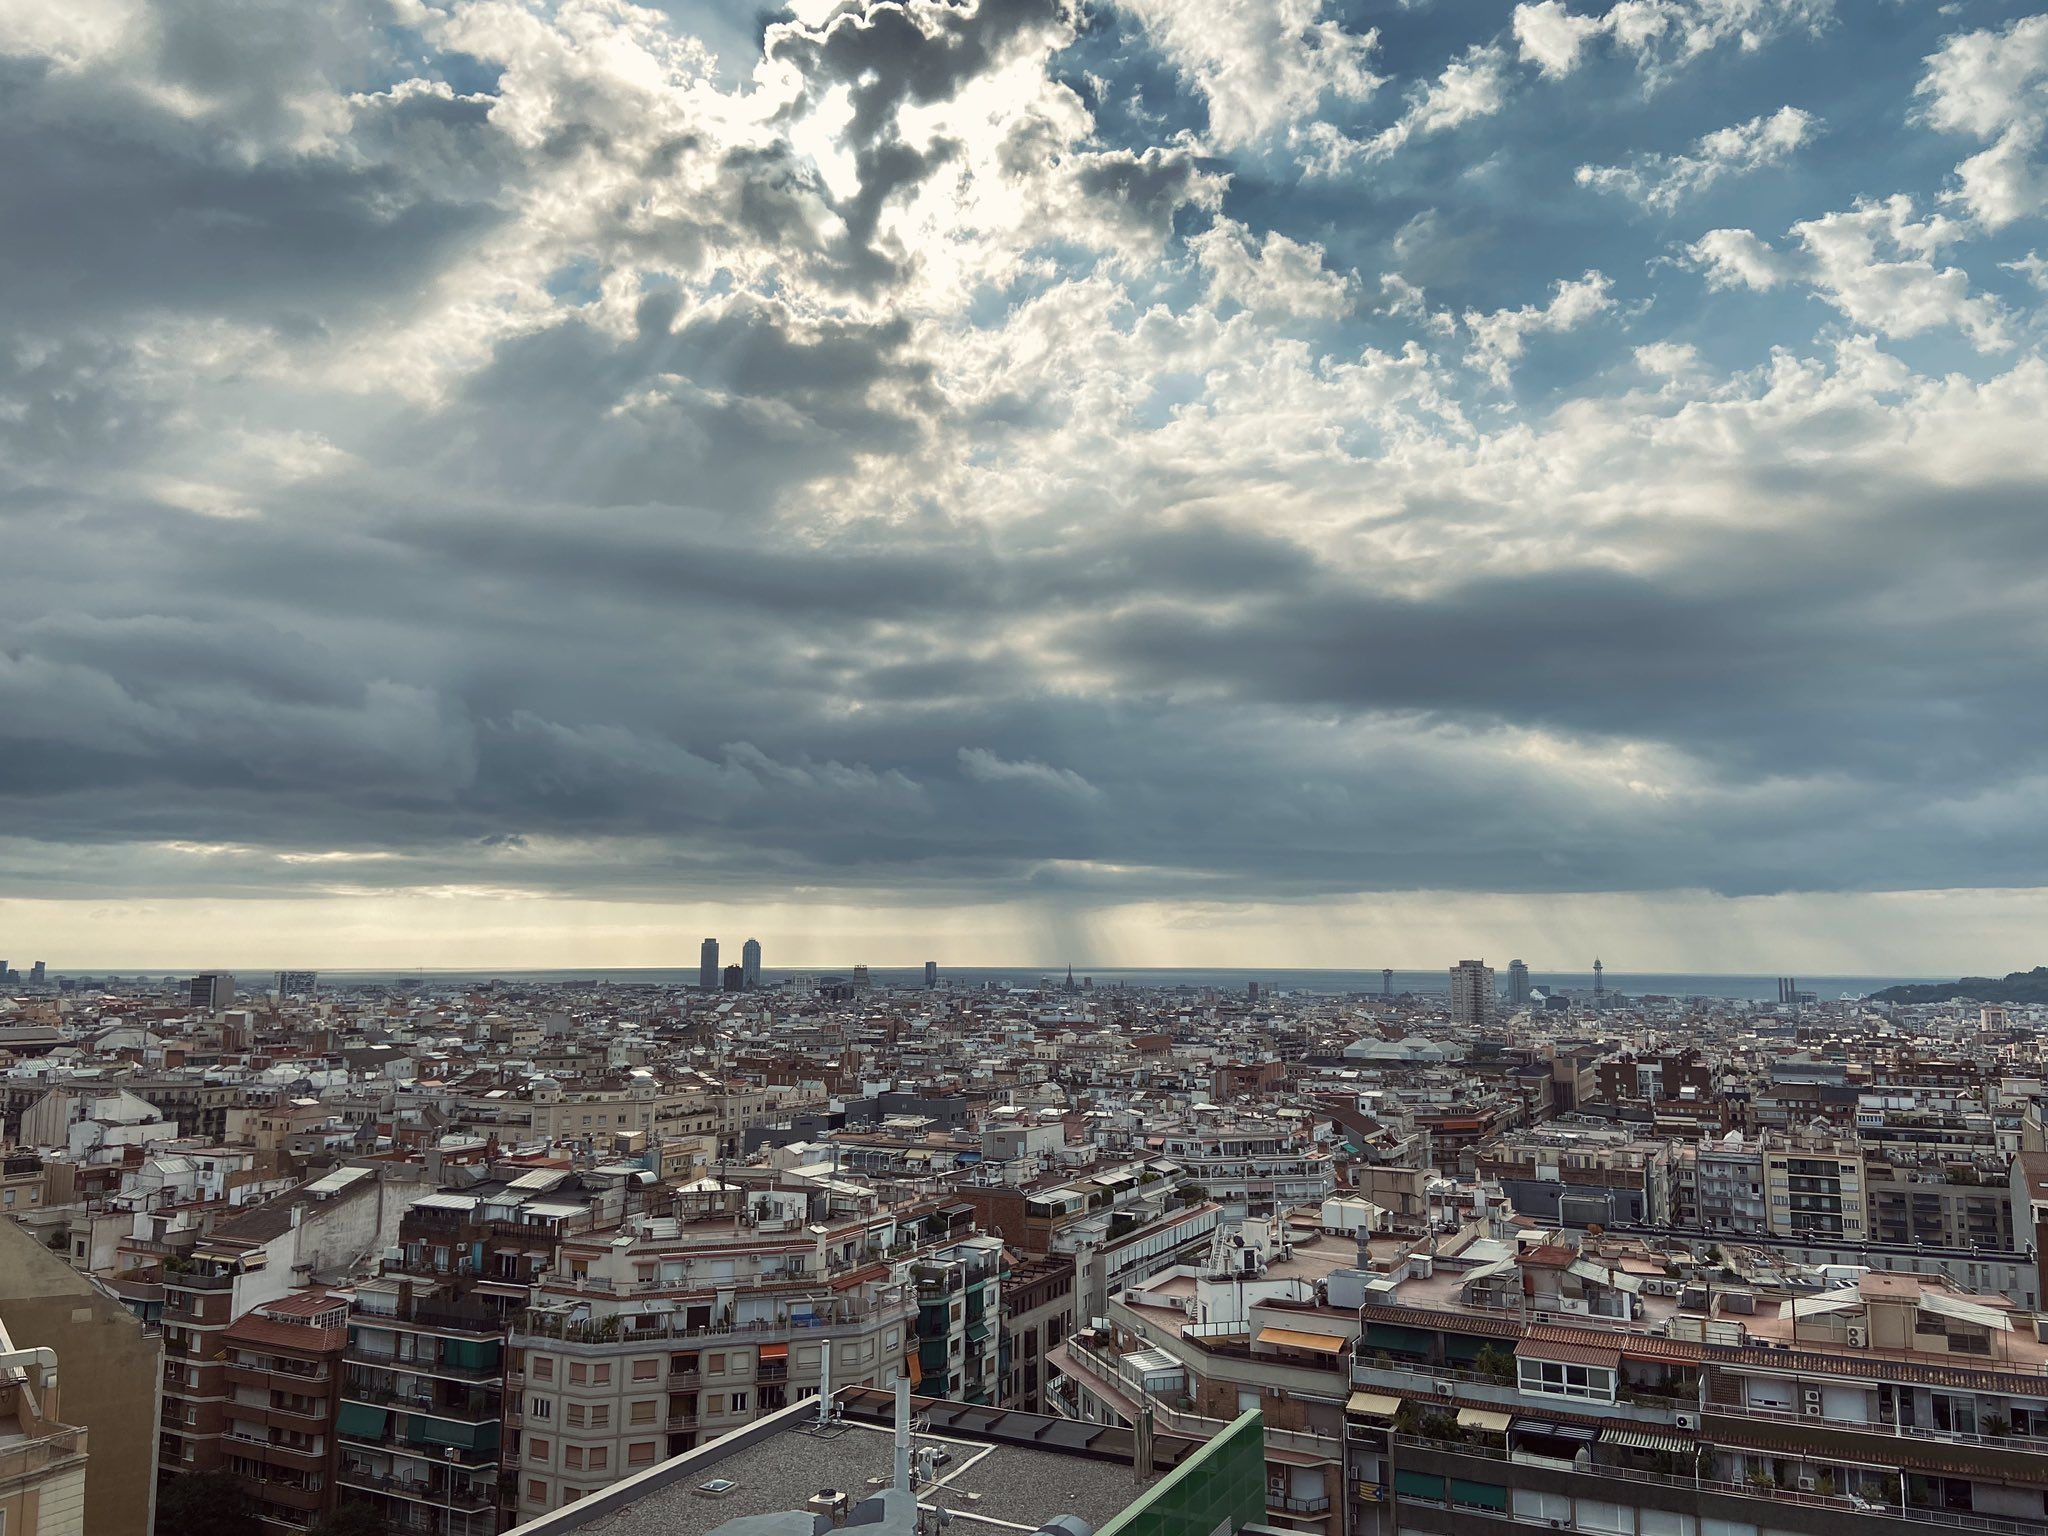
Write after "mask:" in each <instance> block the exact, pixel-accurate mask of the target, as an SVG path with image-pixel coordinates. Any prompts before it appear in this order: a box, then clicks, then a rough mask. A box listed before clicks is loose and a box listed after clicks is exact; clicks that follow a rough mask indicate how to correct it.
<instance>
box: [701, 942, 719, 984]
mask: <svg viewBox="0 0 2048 1536" xmlns="http://www.w3.org/2000/svg"><path fill="white" fill-rule="evenodd" d="M697 990H698V991H699V992H716V991H717V990H718V940H716V939H706V940H705V941H704V943H703V945H702V947H701V948H699V949H698V951H697Z"/></svg>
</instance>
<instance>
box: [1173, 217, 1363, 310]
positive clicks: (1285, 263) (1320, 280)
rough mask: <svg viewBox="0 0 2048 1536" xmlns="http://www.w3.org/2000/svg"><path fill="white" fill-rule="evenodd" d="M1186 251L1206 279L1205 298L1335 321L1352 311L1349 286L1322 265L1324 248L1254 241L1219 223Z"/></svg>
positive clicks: (1283, 240)
mask: <svg viewBox="0 0 2048 1536" xmlns="http://www.w3.org/2000/svg"><path fill="white" fill-rule="evenodd" d="M1188 248H1189V249H1190V250H1191V251H1192V252H1193V253H1194V257H1195V261H1196V262H1197V264H1198V265H1200V267H1201V268H1202V270H1203V271H1204V272H1206V273H1207V274H1208V277H1209V298H1210V300H1211V302H1215V303H1232V304H1237V305H1241V306H1242V307H1243V308H1245V309H1247V310H1250V311H1252V312H1253V313H1255V314H1270V315H1276V316H1283V317H1285V316H1295V317H1300V318H1305V319H1324V320H1330V319H1335V318H1337V317H1338V316H1340V315H1342V314H1344V313H1345V312H1346V311H1347V310H1349V309H1350V308H1351V305H1352V302H1353V299H1352V293H1351V290H1352V287H1353V284H1352V283H1351V282H1350V281H1348V280H1347V279H1346V278H1345V277H1343V276H1342V275H1340V274H1339V273H1336V272H1332V271H1330V270H1329V269H1328V268H1327V267H1325V266H1324V265H1323V249H1322V247H1321V246H1319V245H1304V244H1302V243H1301V242H1299V241H1296V240H1292V239H1289V238H1288V237H1287V236H1286V235H1283V234H1281V233H1280V232H1279V231H1277V230H1268V231H1267V232H1266V233H1265V235H1264V236H1263V237H1261V238H1259V239H1257V240H1254V239H1253V237H1252V233H1251V231H1250V230H1248V229H1247V228H1246V227H1245V226H1244V225H1242V224H1239V223H1237V222H1236V221H1235V220H1232V219H1218V220H1217V221H1216V222H1215V223H1214V224H1212V225H1210V226H1209V228H1208V229H1207V230H1205V231H1203V232H1202V233H1201V234H1199V235H1195V236H1191V237H1190V238H1189V240H1188Z"/></svg>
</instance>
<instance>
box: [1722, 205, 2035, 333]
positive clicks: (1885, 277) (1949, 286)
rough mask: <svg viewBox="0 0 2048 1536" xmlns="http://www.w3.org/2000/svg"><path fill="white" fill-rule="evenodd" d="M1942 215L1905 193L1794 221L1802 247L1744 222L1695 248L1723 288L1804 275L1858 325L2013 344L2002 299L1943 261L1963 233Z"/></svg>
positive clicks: (1766, 285) (1769, 284) (1765, 285)
mask: <svg viewBox="0 0 2048 1536" xmlns="http://www.w3.org/2000/svg"><path fill="white" fill-rule="evenodd" d="M1962 234H1963V230H1962V229H1961V227H1960V226H1958V225H1957V224H1956V223H1955V222H1954V221H1953V220H1951V219H1945V218H1943V217H1942V216H1941V215H1939V214H1932V215H1929V216H1928V217H1927V218H1925V219H1916V218H1915V217H1914V216H1913V202H1912V199H1911V198H1908V197H1904V196H1897V197H1890V198H1886V199H1884V200H1883V201H1882V202H1866V203H1859V204H1857V205H1856V207H1855V208H1853V209H1850V210H1848V211H1846V212H1836V213H1827V214H1823V215H1821V216H1820V217H1819V218H1814V219H1804V220H1802V221H1800V222H1799V223H1797V224H1794V225H1793V226H1792V229H1791V235H1792V238H1793V239H1794V240H1796V241H1797V242H1798V244H1799V246H1800V250H1799V251H1798V252H1795V253H1789V254H1788V253H1784V252H1780V251H1777V250H1775V249H1773V248H1772V247H1771V246H1770V245H1769V244H1767V243H1766V242H1764V241H1763V240H1760V239H1758V238H1757V236H1756V235H1754V234H1752V233H1751V232H1750V231H1748V230H1745V229H1717V230H1712V231H1710V232H1708V233H1707V234H1706V235H1704V236H1702V237H1701V238H1700V239H1699V240H1697V241H1695V242H1694V243H1693V244H1692V245H1691V246H1690V247H1688V254H1689V255H1690V256H1691V257H1692V259H1693V261H1694V262H1695V263H1696V264H1697V265H1698V266H1699V267H1700V268H1701V270H1702V271H1704V272H1705V273H1706V276H1707V280H1708V282H1709V283H1710V284H1712V285H1713V286H1715V287H1717V288H1728V287H1745V288H1753V289H1757V290H1760V291H1761V290H1767V289H1771V288H1775V287H1777V286H1779V285H1780V284H1782V283H1785V282H1788V281H1803V282H1806V283H1808V284H1810V285H1811V286H1812V288H1813V290H1814V291H1815V292H1816V293H1818V294H1819V295H1820V296H1821V297H1822V298H1823V299H1825V300H1827V302H1828V303H1830V304H1832V305H1833V306H1834V307H1835V308H1836V309H1838V310H1840V311H1841V312H1842V314H1843V315H1844V316H1846V317H1847V318H1848V319H1849V320H1850V321H1851V322H1852V323H1853V324H1856V325H1859V326H1862V327H1865V328H1866V329H1868V330H1872V331H1875V332H1876V333H1877V334H1879V335H1880V336H1889V337H1893V338H1904V337H1908V336H1919V335H1922V334H1924V333H1926V332H1928V331H1933V330H1940V329H1944V328H1950V327H1952V328H1954V329H1956V330H1958V331H1961V332H1962V333H1963V334H1964V335H1965V336H1967V337H1968V338H1969V339H1970V341H1971V342H1972V343H1973V344H1974V345H1975V346H1976V347H1977V348H1978V349H1979V350H1982V351H1997V350H1999V349H2002V348H2004V347H2006V346H2008V345H2009V344H2010V336H2009V334H2008V326H2007V317H2006V315H2005V314H2004V312H2003V311H2002V310H2001V309H2000V307H1999V305H1998V302H1997V301H1996V300H1995V299H1992V298H1990V297H1989V296H1987V295H1983V294H1979V293H1976V292H1975V291H1973V289H1972V287H1971V283H1970V276H1969V274H1968V273H1967V272H1966V271H1964V270H1963V269H1962V268H1961V267H1956V266H1943V265H1941V264H1940V262H1939V258H1940V255H1941V252H1942V251H1943V250H1944V249H1945V248H1946V247H1948V246H1950V245H1952V244H1954V243H1955V242H1956V241H1957V240H1959V239H1960V238H1961V237H1962Z"/></svg>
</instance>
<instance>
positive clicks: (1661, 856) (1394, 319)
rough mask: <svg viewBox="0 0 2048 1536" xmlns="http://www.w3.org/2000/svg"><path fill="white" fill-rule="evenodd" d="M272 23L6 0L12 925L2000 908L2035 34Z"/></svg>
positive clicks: (195, 6) (57, 941)
mask: <svg viewBox="0 0 2048 1536" xmlns="http://www.w3.org/2000/svg"><path fill="white" fill-rule="evenodd" d="M259 9H260V10H261V11H262V16H261V24H260V25H257V24H252V23H251V20H250V17H249V13H248V8H246V7H244V6H241V5H238V4H231V3H228V0H193V3H191V4H186V5H180V6H176V7H160V6H144V5H135V4H132V3H125V0H18V3H16V4H13V5H10V6H8V7H7V8H6V18H5V20H4V21H0V62H4V64H5V67H6V69H7V71H8V78H9V80H10V82H11V85H10V89H9V90H8V91H7V92H6V93H5V94H4V97H0V133H4V134H5V135H6V136H7V141H8V143H9V145H10V148H11V149H12V150H13V153H12V154H11V155H10V156H9V157H8V159H9V164H10V166H11V167H12V172H11V174H10V175H9V176H8V177H7V178H6V185H5V188H4V192H0V196H4V198H5V203H4V207H5V209H6V212H7V214H8V218H7V220H6V224H7V227H8V228H9V229H10V231H12V233H11V234H10V236H9V237H8V239H7V240H6V241H5V243H4V246H0V279H4V281H0V293H4V295H5V298H4V299H0V315H4V320H0V324H4V325H5V327H6V331H7V335H8V340H9V343H10V345H9V346H8V347H7V348H5V349H0V505H4V506H5V507H6V509H7V513H8V525H9V545H8V558H9V564H10V569H11V571H12V572H13V573H14V574H13V577H12V578H11V580H10V584H9V602H8V604H7V605H6V613H5V615H4V617H0V746H4V748H5V750H4V752H0V762H4V764H5V767H4V769H0V809H4V811H5V824H4V831H0V890H4V891H5V892H6V899H5V900H4V901H0V933H4V934H6V935H7V942H6V947H7V948H8V949H9V950H11V951H13V952H16V953H28V952H31V951H33V952H35V953H38V954H41V955H44V956H46V957H48V958H49V959H50V960H51V962H52V964H53V965H90V964H109V963H122V964H138V965H151V964H155V963H157V962H158V957H162V958H163V960H164V961H165V962H169V961H170V960H172V959H173V958H176V959H178V960H179V961H180V962H184V961H192V960H203V958H204V956H205V955H206V954H207V953H209V952H212V951H215V950H217V949H219V948H220V947H221V945H220V939H221V936H222V935H227V934H233V935H242V936H246V947H247V948H248V949H250V950H252V951H256V952H260V953H264V954H270V955H275V956H276V957H278V960H279V963H286V962H287V961H289V962H291V963H298V964H305V965H309V966H315V967H318V966H348V965H358V966H361V965H402V964H406V963H420V964H425V963H430V962H434V963H441V964H449V963H453V964H487V965H506V966H509V965H514V964H517V963H518V962H519V961H520V960H521V958H522V957H531V956H541V957H544V958H545V961H546V962H547V963H549V964H566V965H574V964H578V963H601V964H623V963H636V964H673V963H676V961H675V957H676V955H677V954H679V953H683V954H685V955H686V953H687V951H686V946H687V945H688V944H689V943H690V942H691V939H690V938H689V937H685V935H693V934H701V933H706V932H719V931H728V932H732V933H734V934H735V935H737V934H738V925H737V923H736V922H735V921H734V918H735V917H736V916H737V915H740V914H758V915H759V916H758V918H756V919H753V920H751V921H750V926H758V927H759V928H760V929H761V930H762V931H765V932H770V933H774V934H779V935H785V936H787V948H786V949H784V948H783V943H784V941H783V940H782V939H780V938H778V939H777V940H775V941H774V942H773V943H772V944H771V945H770V948H771V953H781V954H782V955H784V956H785V957H786V958H787V959H789V960H791V961H793V962H796V963H804V960H803V958H802V957H806V956H812V955H816V956H820V957H827V956H846V955H866V956H868V957H870V958H871V959H873V960H874V961H875V962H876V963H878V964H879V963H885V962H894V961H898V960H900V961H901V962H902V963H905V964H913V965H914V964H916V963H918V962H919V961H921V960H922V959H923V958H924V951H925V950H926V949H927V948H929V949H930V950H932V951H933V952H936V953H940V954H943V955H945V956H947V957H949V960H950V961H951V962H952V963H961V964H975V963H988V962H993V963H1002V962H1006V961H1008V960H1010V959H1011V958H1012V957H1014V956H1017V955H1020V954H1021V955H1033V956H1035V955H1046V956H1048V957H1049V958H1059V957H1064V956H1078V957H1081V958H1082V959H1083V961H1084V962H1085V963H1091V964H1092V963H1108V962H1110V961H1112V960H1113V961H1117V962H1120V963H1123V964H1132V965H1144V964H1189V963H1197V962H1200V961H1202V960H1204V959H1212V958H1214V957H1215V956H1217V955H1218V954H1219V953H1220V954H1223V955H1227V956H1228V957H1229V958H1231V959H1232V960H1239V961H1242V960H1246V959H1250V958H1252V957H1254V956H1259V957H1264V956H1271V957H1272V958H1273V960H1274V962H1275V963H1277V964H1287V965H1312V964H1331V963H1345V962H1350V963H1359V957H1360V955H1361V954H1394V955H1399V956H1401V957H1403V958H1404V959H1406V960H1407V961H1408V962H1409V963H1412V964H1420V963H1423V962H1424V961H1425V960H1426V959H1429V960H1430V962H1431V963H1433V964H1446V965H1447V964H1449V963H1450V961H1451V960H1452V959H1454V958H1455V957H1457V956H1458V955H1461V954H1474V953H1495V954H1499V955H1502V956H1506V955H1508V954H1510V953H1536V954H1544V953H1550V954H1557V953H1565V954H1574V953H1586V954H1592V953H1600V952H1606V953H1612V954H1615V955H1623V954H1626V955H1629V956H1631V957H1633V959H1632V961H1631V963H1632V964H1635V965H1638V966H1646V967H1653V968H1655V967H1667V968H1672V969H1686V970H1713V969H1732V970H1740V971H1752V970H1754V971H1766V972H1767V971H1773V970H1781V971H1787V972H1801V971H1807V972H1838V973H1840V972H1886V971H1897V970H1905V971H1908V972H1910V973H1915V974H1930V975H1940V974H1960V973H1962V972H1965V971H1985V970H1999V971H2003V970H2007V969H2012V968H2015V967H2024V966H2027V965H2031V964H2033V963H2034V962H2035V961H2036V960H2038V959H2040V958H2042V957H2041V956H2040V955H2039V954H2038V953H2037V952H2036V951H2035V950H2034V948H2033V946H2034V944H2035V943H2036V942H2037V941H2036V940H2035V938H2034V935H2037V934H2039V933H2041V932H2043V931H2048V888H2044V887H2043V884H2042V882H2043V879H2044V877H2043V875H2042V873H2041V871H2042V870H2043V869H2048V807H2044V802H2043V795H2042V786H2043V784H2044V783H2048V727H2044V726H2043V724H2042V720H2041V716H2040V712H2039V710H2038V707H2037V700H2038V694H2039V688H2040V673H2041V666H2040V656H2041V655H2042V653H2043V647H2044V641H2048V636H2044V634H2043V632H2042V627H2043V620H2042V618H2041V616H2040V615H2041V609H2040V605H2039V603H2038V602H2037V601H2036V599H2035V593H2034V586H2035V577H2034V573H2035V572H2036V571H2037V570H2038V569H2039V566H2040V563H2041V555H2042V548H2043V540H2042V535H2041V530H2040V522H2039V516H2038V508H2039V507H2040V506H2042V505H2043V504H2048V447H2044V441H2043V437H2042V434H2041V433H2040V431H2039V429H2038V423H2039V421H2040V419H2041V417H2042V415H2043V413H2044V410H2048V353H2044V328H2043V326H2042V323H2041V307H2040V305H2041V295H2042V292H2043V289H2044V286H2048V232H2044V229H2043V224H2042V213H2043V209H2044V204H2048V164H2044V151H2043V146H2044V144H2048V17H2043V16H2041V15H2039V14H2036V10H2037V8H2036V7H2032V6H2029V5H2025V4H2021V3H2017V0H1964V3H1961V4H1957V5H1952V6H1940V7H1936V6H1906V5H1892V6H1863V7H1855V8H1851V7H1847V6H1844V5H1841V4H1837V3H1834V0H1638V3H1635V4H1632V5H1629V6H1625V7H1620V8H1611V7H1608V6H1605V5H1595V4H1590V3H1579V0H1520V3H1516V0H1499V3H1492V0H1486V3H1473V4H1466V5H1456V6H1453V5H1448V4H1443V3H1435V4H1429V3H1421V4H1406V3H1404V4H1400V5H1392V4H1372V5H1368V4H1365V3H1363V0H1171V3H1168V0H1119V3H1110V0H1102V3H1097V4H1091V5H1088V6H1086V7H1081V6H1078V5H1076V4H1073V3H1069V0H962V3H958V4H942V3H940V0H893V3H883V0H847V3H844V4H840V3H828V0H796V3H792V4H790V5H788V6H786V7H783V8H774V7H769V8H765V9H764V8H762V7H759V6H757V5H755V4H753V3H751V0H747V3H742V0H666V3H665V4H662V5H660V6H654V7H633V6H627V5H623V4H612V3H610V0H578V3H566V0H565V3H561V4H553V3H539V0H536V3H535V4H532V5H508V4H497V3H486V0H445V3H440V4H431V5H430V4H425V3H416V0H306V3H304V4H294V5H288V6H270V7H262V8H259ZM232 947H233V948H234V949H236V950H238V951H239V950H241V949H242V948H244V944H243V943H242V942H241V941H239V940H238V941H237V942H236V943H235V944H234V945H233V946H232ZM1432 957H1443V958H1442V959H1441V960H1435V959H1433V958H1432Z"/></svg>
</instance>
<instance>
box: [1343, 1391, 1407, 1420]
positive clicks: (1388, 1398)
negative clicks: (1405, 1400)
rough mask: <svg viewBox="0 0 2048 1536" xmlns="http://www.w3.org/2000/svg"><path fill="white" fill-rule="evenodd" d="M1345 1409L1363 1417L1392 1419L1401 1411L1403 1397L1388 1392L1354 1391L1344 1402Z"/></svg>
mask: <svg viewBox="0 0 2048 1536" xmlns="http://www.w3.org/2000/svg"><path fill="white" fill-rule="evenodd" d="M1344 1411H1345V1412H1346V1413H1355V1414H1357V1415H1359V1416H1360V1417H1361V1418H1368V1419H1391V1418H1392V1417H1393V1416H1394V1415H1395V1414H1397V1413H1399V1412H1400V1411H1401V1399H1400V1398H1398V1397H1395V1396H1393V1395H1392V1394H1391V1393H1386V1392H1354V1393H1352V1394H1351V1397H1350V1399H1349V1400H1348V1401H1347V1402H1346V1403H1345V1404H1344Z"/></svg>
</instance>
